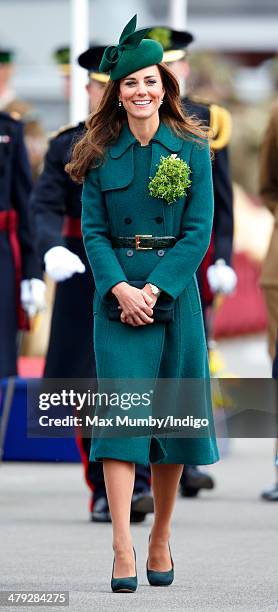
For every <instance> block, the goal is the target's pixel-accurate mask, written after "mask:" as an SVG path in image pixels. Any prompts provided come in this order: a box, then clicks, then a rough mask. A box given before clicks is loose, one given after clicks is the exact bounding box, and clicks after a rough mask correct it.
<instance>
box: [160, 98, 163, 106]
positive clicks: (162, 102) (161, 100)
mask: <svg viewBox="0 0 278 612" xmlns="http://www.w3.org/2000/svg"><path fill="white" fill-rule="evenodd" d="M161 104H163V98H162V100H161V102H160V106H161Z"/></svg>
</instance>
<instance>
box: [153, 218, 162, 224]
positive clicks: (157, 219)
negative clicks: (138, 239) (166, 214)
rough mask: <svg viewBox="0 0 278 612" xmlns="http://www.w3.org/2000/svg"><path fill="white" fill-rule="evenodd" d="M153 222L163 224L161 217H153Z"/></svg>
mask: <svg viewBox="0 0 278 612" xmlns="http://www.w3.org/2000/svg"><path fill="white" fill-rule="evenodd" d="M154 220H155V221H156V223H163V217H155V218H154Z"/></svg>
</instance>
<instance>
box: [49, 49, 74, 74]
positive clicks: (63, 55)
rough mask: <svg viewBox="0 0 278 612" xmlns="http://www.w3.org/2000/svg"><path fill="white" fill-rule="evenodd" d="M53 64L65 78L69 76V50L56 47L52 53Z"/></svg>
mask: <svg viewBox="0 0 278 612" xmlns="http://www.w3.org/2000/svg"><path fill="white" fill-rule="evenodd" d="M53 58H54V60H55V62H57V64H58V65H59V66H60V68H61V70H62V72H63V73H64V75H65V76H68V75H69V74H70V48H69V46H67V47H58V49H56V50H55V51H54V53H53Z"/></svg>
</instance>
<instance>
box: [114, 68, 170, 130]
mask: <svg viewBox="0 0 278 612" xmlns="http://www.w3.org/2000/svg"><path fill="white" fill-rule="evenodd" d="M163 96H164V88H163V83H162V79H161V76H160V72H159V69H158V67H157V66H156V65H155V66H148V67H147V68H142V69H141V70H137V72H133V73H132V74H129V75H128V76H127V77H125V78H123V79H121V81H120V90H119V101H120V102H122V105H123V107H124V108H125V110H126V112H127V114H128V115H130V117H132V118H134V119H149V118H150V117H152V115H154V114H156V113H158V110H159V107H160V105H161V101H162V100H163Z"/></svg>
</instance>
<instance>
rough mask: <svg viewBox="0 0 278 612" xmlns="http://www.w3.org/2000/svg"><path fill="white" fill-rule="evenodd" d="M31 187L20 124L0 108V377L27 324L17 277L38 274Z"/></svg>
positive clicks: (11, 367) (10, 371)
mask: <svg viewBox="0 0 278 612" xmlns="http://www.w3.org/2000/svg"><path fill="white" fill-rule="evenodd" d="M31 188H32V180H31V172H30V167H29V163H28V158H27V153H26V149H25V146H24V141H23V126H22V124H21V122H19V121H16V120H15V119H13V118H12V117H10V116H9V115H7V114H6V113H2V112H0V286H1V300H0V337H1V343H0V347H1V349H0V377H6V376H14V375H16V372H17V365H16V357H17V351H16V334H17V330H18V329H19V328H26V326H27V321H26V318H25V315H24V313H23V311H22V309H21V305H20V281H21V279H31V278H40V277H41V270H40V266H39V262H38V260H37V257H36V252H35V249H34V235H33V224H32V223H31V218H30V211H29V196H30V192H31Z"/></svg>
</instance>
